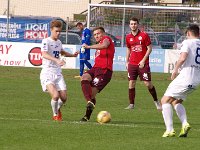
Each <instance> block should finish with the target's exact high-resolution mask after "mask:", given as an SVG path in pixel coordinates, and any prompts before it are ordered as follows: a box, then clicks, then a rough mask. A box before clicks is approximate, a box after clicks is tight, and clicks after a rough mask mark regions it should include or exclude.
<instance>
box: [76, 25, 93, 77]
mask: <svg viewBox="0 0 200 150" xmlns="http://www.w3.org/2000/svg"><path fill="white" fill-rule="evenodd" d="M76 27H77V28H78V29H79V30H80V31H81V32H82V36H81V39H82V44H87V45H90V44H91V43H90V38H91V31H90V29H88V28H86V27H84V26H83V24H82V23H81V22H78V23H77V24H76ZM88 60H90V49H89V48H86V49H84V48H83V49H82V50H80V76H75V77H76V78H79V77H81V76H82V75H83V72H84V66H85V65H86V66H87V68H88V69H91V68H92V65H91V64H90V62H89V61H88Z"/></svg>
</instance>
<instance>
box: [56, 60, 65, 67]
mask: <svg viewBox="0 0 200 150" xmlns="http://www.w3.org/2000/svg"><path fill="white" fill-rule="evenodd" d="M56 63H57V64H58V65H59V66H63V65H65V64H66V62H65V61H64V60H60V59H58V60H57V61H56Z"/></svg>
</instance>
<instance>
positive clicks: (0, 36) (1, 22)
mask: <svg viewBox="0 0 200 150" xmlns="http://www.w3.org/2000/svg"><path fill="white" fill-rule="evenodd" d="M51 20H52V18H45V17H44V18H34V17H11V18H10V19H9V25H8V26H9V30H8V34H7V18H5V17H1V16H0V41H8V42H28V43H41V40H42V39H44V38H47V37H48V36H49V35H50V27H49V24H50V22H51ZM7 36H8V38H7Z"/></svg>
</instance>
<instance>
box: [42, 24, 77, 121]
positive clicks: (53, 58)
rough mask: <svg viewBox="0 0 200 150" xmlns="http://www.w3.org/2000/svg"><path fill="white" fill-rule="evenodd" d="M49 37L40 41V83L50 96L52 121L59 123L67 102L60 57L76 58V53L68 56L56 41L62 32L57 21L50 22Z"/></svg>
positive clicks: (62, 62)
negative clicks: (63, 107) (62, 108)
mask: <svg viewBox="0 0 200 150" xmlns="http://www.w3.org/2000/svg"><path fill="white" fill-rule="evenodd" d="M50 26H51V27H50V28H51V36H50V37H48V38H46V39H43V40H42V47H41V51H42V57H43V59H42V70H41V73H40V81H41V85H42V89H43V91H44V92H49V94H50V96H51V107H52V111H53V120H55V121H61V120H62V114H61V107H62V105H63V104H64V103H65V102H66V100H67V88H66V84H65V81H64V78H63V75H62V69H61V66H63V65H65V61H64V60H62V59H60V56H61V55H63V56H66V57H76V56H77V55H78V53H77V52H76V53H74V54H70V53H68V52H66V51H64V50H63V47H62V43H61V41H60V40H59V39H58V38H59V35H60V32H61V30H62V23H61V22H60V21H58V20H53V21H52V22H51V25H50Z"/></svg>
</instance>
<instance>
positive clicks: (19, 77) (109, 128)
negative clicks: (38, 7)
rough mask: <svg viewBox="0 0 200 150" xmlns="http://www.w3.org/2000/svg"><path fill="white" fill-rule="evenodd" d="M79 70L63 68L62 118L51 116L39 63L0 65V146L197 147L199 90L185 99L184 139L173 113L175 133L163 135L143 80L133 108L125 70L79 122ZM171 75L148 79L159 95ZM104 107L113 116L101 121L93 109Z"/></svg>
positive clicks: (31, 149)
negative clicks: (65, 92)
mask: <svg viewBox="0 0 200 150" xmlns="http://www.w3.org/2000/svg"><path fill="white" fill-rule="evenodd" d="M78 72H79V71H78V70H67V69H65V70H63V75H64V77H65V81H66V82H67V88H68V101H67V104H66V106H65V107H63V108H62V113H63V121H62V122H54V121H52V120H51V117H52V111H51V107H50V97H49V95H48V93H43V92H42V89H41V85H40V80H39V74H40V68H23V67H3V66H0V150H173V149H178V148H179V149H181V150H189V149H192V150H199V148H200V142H199V141H200V117H199V115H200V91H199V89H198V90H196V91H195V92H194V93H192V94H191V95H190V96H189V97H188V99H187V101H186V102H185V103H184V105H185V108H186V111H187V115H188V121H189V123H190V124H191V126H192V129H191V131H190V132H189V134H188V137H187V138H178V137H177V135H178V134H179V132H180V129H181V124H180V121H179V120H178V118H177V116H176V114H175V112H174V127H175V130H176V133H177V134H176V137H174V138H162V137H161V136H162V134H163V133H164V131H165V126H164V122H163V118H162V114H161V112H158V111H157V110H156V108H155V106H154V103H153V100H152V97H151V96H150V94H149V92H148V90H147V89H146V87H145V86H144V85H143V83H142V82H140V81H139V80H138V82H137V85H136V107H135V109H134V110H125V109H124V108H125V107H126V106H127V105H128V90H127V87H128V81H127V74H126V72H114V74H113V78H112V80H111V82H110V83H109V84H108V86H107V87H106V88H105V89H104V90H103V91H102V92H101V93H100V94H98V96H97V105H96V108H95V110H94V112H93V114H92V117H91V119H90V121H89V122H87V123H80V122H79V120H80V118H81V117H82V116H83V115H84V112H85V105H86V102H85V100H84V98H83V94H82V91H81V86H80V81H79V80H78V79H74V76H75V75H78ZM169 77H170V74H162V73H153V74H152V80H153V84H154V85H155V87H156V89H157V93H158V97H159V98H161V96H162V95H163V93H164V91H165V89H166V88H167V86H168V84H169V83H170V80H168V79H169ZM101 110H107V111H109V112H110V113H111V116H112V121H111V122H110V123H108V124H104V125H100V124H98V123H97V122H96V116H97V113H98V112H99V111H101Z"/></svg>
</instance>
